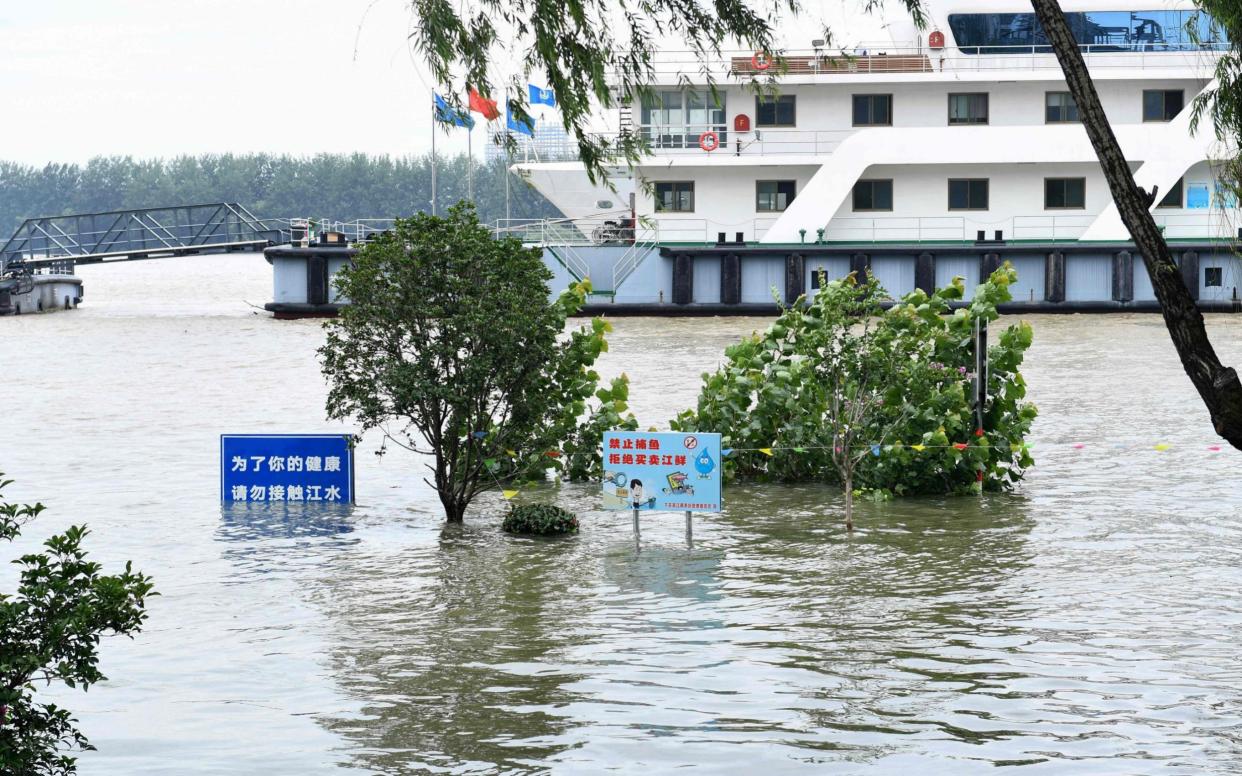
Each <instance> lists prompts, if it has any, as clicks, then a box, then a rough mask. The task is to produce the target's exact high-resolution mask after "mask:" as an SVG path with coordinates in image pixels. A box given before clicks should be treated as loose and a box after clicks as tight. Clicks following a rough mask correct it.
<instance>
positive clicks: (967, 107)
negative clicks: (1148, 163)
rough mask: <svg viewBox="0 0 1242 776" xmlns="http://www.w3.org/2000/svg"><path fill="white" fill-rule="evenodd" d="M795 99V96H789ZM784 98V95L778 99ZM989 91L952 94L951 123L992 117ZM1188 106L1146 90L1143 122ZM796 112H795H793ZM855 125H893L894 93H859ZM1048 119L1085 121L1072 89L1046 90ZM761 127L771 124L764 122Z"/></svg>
mask: <svg viewBox="0 0 1242 776" xmlns="http://www.w3.org/2000/svg"><path fill="white" fill-rule="evenodd" d="M785 96H787V97H788V98H789V99H791V100H792V99H793V96H792V95H785ZM778 99H781V98H778ZM988 103H989V99H988V94H987V92H973V93H967V94H950V95H949V124H950V125H954V124H987V123H988V120H989V105H988ZM1185 105H1186V94H1185V92H1183V91H1182V90H1180V89H1145V90H1144V91H1143V121H1172V120H1173V119H1174V118H1176V117H1177V114H1179V113H1181V112H1182V108H1184V107H1185ZM790 113H791V115H792V111H790ZM853 118H854V126H856V127H890V126H892V125H893V96H892V95H891V94H855V95H854V117H853ZM1044 120H1045V121H1046V122H1047V123H1049V124H1065V123H1075V122H1079V121H1081V120H1082V119H1081V117H1080V116H1079V115H1078V105H1077V104H1076V103H1075V102H1074V96H1073V95H1072V94H1070V93H1069V92H1045V93H1044ZM759 126H767V125H764V124H760V125H759Z"/></svg>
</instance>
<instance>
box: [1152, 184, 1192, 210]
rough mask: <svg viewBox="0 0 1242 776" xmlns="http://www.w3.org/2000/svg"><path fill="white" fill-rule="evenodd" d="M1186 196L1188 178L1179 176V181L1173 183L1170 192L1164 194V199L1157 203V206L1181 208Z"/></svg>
mask: <svg viewBox="0 0 1242 776" xmlns="http://www.w3.org/2000/svg"><path fill="white" fill-rule="evenodd" d="M1185 197H1186V179H1185V178H1179V179H1178V181H1177V183H1174V184H1173V188H1171V189H1169V193H1168V194H1165V195H1164V199H1162V200H1160V204H1159V205H1156V207H1163V208H1175V209H1178V210H1180V209H1181V208H1182V202H1183V201H1184V200H1185Z"/></svg>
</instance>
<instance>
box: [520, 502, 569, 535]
mask: <svg viewBox="0 0 1242 776" xmlns="http://www.w3.org/2000/svg"><path fill="white" fill-rule="evenodd" d="M501 528H502V529H503V530H504V531H506V532H508V533H512V534H530V535H533V536H561V535H564V534H575V533H578V517H577V515H575V514H574V513H573V512H570V511H568V510H565V509H561V508H560V507H558V506H555V505H553V504H519V505H517V506H515V507H513V509H511V510H509V514H507V515H505V520H504V522H503V523H502V524H501Z"/></svg>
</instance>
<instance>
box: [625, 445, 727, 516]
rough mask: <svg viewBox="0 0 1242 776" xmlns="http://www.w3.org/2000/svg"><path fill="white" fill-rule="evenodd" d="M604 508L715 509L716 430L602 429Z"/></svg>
mask: <svg viewBox="0 0 1242 776" xmlns="http://www.w3.org/2000/svg"><path fill="white" fill-rule="evenodd" d="M603 456H604V492H603V497H604V508H605V509H643V510H653V511H660V510H663V511H668V512H719V511H720V507H721V501H720V479H721V472H720V468H721V465H722V464H721V458H720V435H719V434H700V433H687V434H673V433H664V434H654V433H647V432H641V431H607V432H605V433H604V450H603Z"/></svg>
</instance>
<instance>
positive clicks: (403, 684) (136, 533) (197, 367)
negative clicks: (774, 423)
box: [0, 255, 1242, 774]
mask: <svg viewBox="0 0 1242 776" xmlns="http://www.w3.org/2000/svg"><path fill="white" fill-rule="evenodd" d="M82 275H83V277H84V278H85V281H86V293H87V300H86V302H85V303H84V304H83V306H82V307H81V308H80V309H79V310H77V311H76V312H72V313H57V314H53V315H46V316H23V317H20V318H12V319H4V320H0V332H2V336H0V357H2V358H0V360H2V362H3V364H4V385H3V389H2V393H3V396H4V404H5V412H4V418H5V433H4V434H2V435H0V471H4V472H6V473H7V474H8V475H9V476H10V477H12V478H14V479H16V480H17V482H16V484H15V485H13V486H11V487H10V489H9V491H8V493H7V495H8V496H10V497H16V498H21V499H27V500H34V499H38V500H41V501H43V502H44V503H45V504H47V505H48V507H49V511H48V512H47V513H45V515H44V516H43V517H41V518H40V519H39V520H38V521H36V522H35V523H34V524H33V525H32V526H31V527H30V528H29V529H28V530H27V535H26V537H24V538H23V540H22V541H21V542H19V543H18V544H17V545H16V546H14V547H5V548H3V550H2V551H3V554H4V555H5V557H3V558H0V560H7V559H8V558H9V557H12V556H13V555H14V554H15V553H17V552H21V551H24V550H25V549H27V548H30V547H32V546H34V545H35V544H36V543H37V542H38V541H40V540H41V538H43V537H46V536H47V535H48V534H49V533H51V532H52V531H54V530H57V529H60V528H63V527H64V526H65V525H68V524H69V523H70V522H83V521H84V522H86V523H88V524H89V526H90V528H91V529H92V531H93V533H92V535H91V536H90V537H89V539H88V545H89V548H90V549H91V551H92V554H93V556H94V557H95V558H96V559H98V560H101V561H103V562H105V563H106V564H107V565H108V566H109V567H111V568H115V567H117V566H118V564H121V563H123V562H124V561H125V560H127V559H133V560H134V561H135V564H136V566H137V567H139V568H141V569H142V570H144V571H146V572H147V573H150V574H152V575H153V576H154V577H155V580H156V585H157V588H158V590H159V591H160V593H161V596H160V597H159V598H156V599H154V600H153V603H152V606H151V619H150V623H149V627H148V628H147V629H146V630H145V631H144V632H143V633H142V634H140V635H139V636H138V637H137V638H136V639H135V640H133V641H116V640H113V641H111V642H108V643H107V644H106V646H105V648H104V652H103V666H104V669H105V673H107V674H108V675H109V677H110V681H108V682H106V683H104V684H103V685H100V686H98V687H96V688H94V689H92V690H91V691H90V693H88V694H82V693H80V692H76V691H69V690H61V691H57V692H55V693H54V697H55V698H57V699H58V700H63V701H64V702H65V703H67V704H68V705H69V706H70V708H72V709H74V710H76V711H77V712H78V717H79V719H80V720H81V724H82V727H83V728H84V730H85V732H86V733H87V734H88V735H89V736H90V737H91V739H92V741H93V743H94V744H95V745H97V746H98V747H99V751H97V752H91V753H87V754H86V755H84V756H83V758H82V760H81V772H82V773H83V774H145V773H152V774H154V773H159V774H165V773H178V774H234V773H239V774H241V773H264V774H311V773H341V772H359V773H392V774H399V773H469V774H474V773H540V772H549V771H550V772H555V773H564V774H583V773H599V772H616V773H639V772H644V773H668V772H673V771H683V770H686V769H697V770H699V771H700V772H705V773H712V774H754V773H764V774H783V773H815V774H825V773H862V772H866V773H900V774H933V773H934V774H938V773H945V774H975V773H995V772H996V768H997V766H1010V767H1015V768H1019V767H1020V770H1021V772H1023V773H1039V774H1044V773H1047V774H1078V773H1091V774H1099V773H1108V774H1113V773H1124V774H1204V773H1219V774H1229V773H1237V772H1239V771H1240V770H1242V660H1240V659H1239V655H1240V654H1242V600H1240V599H1239V597H1238V592H1237V590H1238V586H1239V584H1240V583H1242V489H1240V488H1239V483H1240V482H1242V469H1240V468H1239V461H1240V460H1242V459H1240V458H1239V456H1238V455H1237V454H1236V453H1233V452H1229V451H1228V449H1226V450H1225V451H1222V452H1212V451H1210V450H1208V447H1209V446H1210V445H1214V444H1218V441H1217V440H1216V439H1214V438H1213V436H1212V434H1211V433H1210V428H1209V426H1208V423H1207V417H1206V413H1205V411H1204V410H1203V409H1202V408H1201V406H1200V404H1199V402H1198V399H1197V397H1196V396H1195V395H1194V393H1193V390H1192V388H1191V386H1190V384H1189V382H1188V381H1187V380H1186V378H1185V377H1184V376H1183V375H1182V373H1181V370H1180V367H1179V365H1178V363H1177V360H1176V358H1175V356H1174V354H1173V352H1172V349H1171V347H1170V345H1169V343H1168V338H1167V335H1166V334H1165V331H1164V329H1163V326H1162V324H1161V321H1160V320H1159V318H1158V317H1155V316H1144V315H1136V316H1098V317H1089V316H1064V317H1054V316H1035V317H1034V318H1032V322H1033V323H1034V327H1035V335H1036V336H1035V344H1034V346H1033V347H1032V349H1031V351H1030V354H1029V358H1028V364H1027V367H1026V369H1025V374H1026V377H1027V380H1028V382H1029V384H1030V395H1031V398H1032V399H1033V400H1034V401H1035V402H1036V403H1037V404H1038V405H1039V408H1040V418H1039V421H1038V422H1037V424H1036V426H1035V432H1034V435H1033V441H1034V445H1035V447H1034V453H1035V457H1036V462H1037V466H1036V468H1035V469H1034V470H1033V471H1032V472H1031V474H1030V476H1029V477H1028V479H1027V481H1026V482H1025V483H1024V485H1023V486H1022V488H1021V490H1020V491H1019V492H1017V493H1015V494H1012V495H1004V496H989V497H986V498H983V499H979V498H957V499H924V500H915V501H900V502H896V503H890V504H881V505H874V504H866V503H864V504H862V505H861V506H860V514H859V517H858V518H857V519H858V521H859V525H860V530H858V531H857V532H856V533H855V535H854V536H852V537H849V536H846V535H845V533H844V532H843V531H842V530H841V520H840V508H841V499H840V495H839V494H838V493H837V492H835V491H834V490H832V489H829V488H822V487H812V486H806V487H774V486H765V487H750V488H747V487H734V488H730V489H728V490H727V492H726V496H725V500H726V505H727V508H726V511H725V512H724V513H723V514H721V515H718V516H704V517H700V518H698V519H697V520H696V524H695V534H694V544H693V547H692V548H690V547H687V546H686V543H685V539H684V536H683V528H682V526H683V524H682V518H681V516H680V515H667V516H663V517H661V516H659V515H652V516H649V517H647V518H645V523H644V528H643V545H642V550H641V552H635V547H634V542H633V537H632V534H631V531H630V525H629V520H630V517H629V515H628V514H610V513H606V512H602V511H598V510H597V509H596V506H597V504H598V500H597V499H596V497H595V495H594V491H593V489H592V488H589V487H581V488H580V487H564V488H561V489H559V490H556V489H553V488H551V487H549V493H548V496H549V497H551V498H554V499H555V500H556V501H558V502H559V503H561V504H562V505H564V506H567V507H569V508H572V509H575V510H577V511H578V512H579V513H580V515H581V517H582V522H583V530H582V533H581V535H580V536H579V537H577V538H571V539H568V540H561V541H534V540H528V539H518V538H513V537H510V536H507V535H505V534H503V533H501V532H500V530H499V526H498V523H499V520H498V517H497V515H498V514H499V512H500V509H501V506H500V503H501V500H500V498H499V496H497V495H491V494H489V495H488V496H487V497H486V498H484V499H483V500H482V501H481V503H480V504H479V507H478V509H477V510H476V511H475V512H474V513H473V514H472V515H471V517H470V519H469V520H468V521H467V523H466V524H465V526H464V527H461V528H446V527H445V526H444V524H443V519H442V516H441V515H440V514H439V513H438V505H437V502H436V500H435V498H434V496H433V495H432V493H431V491H430V490H429V489H428V488H427V486H425V485H423V484H422V482H421V472H420V470H419V469H418V467H417V462H416V461H414V460H412V459H411V458H410V457H405V456H399V455H389V456H386V457H384V458H383V459H378V458H376V457H374V456H372V455H370V454H369V452H368V451H372V450H374V448H375V442H376V440H368V441H367V443H366V445H365V446H364V450H363V452H362V454H361V455H360V457H359V467H358V491H359V494H360V495H359V503H358V505H357V507H356V508H354V509H353V510H351V511H344V512H340V513H335V514H325V513H323V512H316V513H313V514H311V513H305V512H302V511H300V510H296V509H292V508H291V509H283V508H260V507H250V508H244V507H243V508H234V509H222V508H221V506H220V505H219V503H218V485H217V483H218V457H217V456H218V444H219V443H218V437H219V434H220V433H222V432H233V433H237V432H264V431H269V432H317V431H332V430H340V429H342V428H343V427H342V426H339V425H336V424H332V423H328V422H325V421H324V419H323V399H324V393H325V389H324V384H323V382H322V379H321V378H320V375H319V372H318V367H317V365H316V362H315V359H314V351H315V349H316V347H318V345H319V344H320V342H321V339H322V332H321V329H320V324H319V323H317V322H311V321H300V322H285V321H275V320H273V319H271V318H270V317H269V316H268V315H267V314H266V313H263V312H261V311H256V310H255V309H254V308H253V307H251V306H250V305H251V304H253V305H260V306H261V305H262V303H263V302H265V301H266V300H267V299H268V298H269V297H270V277H271V276H270V269H269V267H268V265H267V264H266V263H265V262H263V260H262V259H261V258H260V257H257V256H249V255H247V256H228V257H199V258H187V259H179V260H169V261H160V262H148V263H144V264H134V265H130V266H114V267H106V268H85V269H83V270H82ZM762 325H764V321H762V320H761V319H703V320H656V319H622V320H618V321H617V322H616V326H617V331H616V333H615V335H614V337H613V340H612V349H611V351H610V352H609V353H608V354H606V358H605V360H604V362H603V364H602V367H603V371H604V372H605V373H606V374H608V375H612V374H616V373H619V372H621V371H624V372H626V373H628V374H629V375H630V377H631V378H632V385H633V391H632V392H633V397H632V398H633V401H632V405H633V408H634V410H635V411H636V412H637V414H638V415H639V417H640V420H641V421H642V423H643V424H644V425H648V424H652V425H663V424H664V423H665V422H666V421H667V419H668V418H669V417H671V416H672V415H674V414H675V413H676V412H678V411H679V410H681V409H683V408H685V407H687V406H690V405H691V404H692V403H693V401H694V397H695V395H696V393H697V388H698V380H699V374H700V372H702V371H703V370H705V369H709V368H712V367H714V366H715V365H716V363H717V361H718V359H719V358H720V355H721V351H722V349H723V347H724V346H725V345H726V344H728V343H729V342H731V341H733V340H734V339H736V338H737V337H738V336H739V335H741V334H744V333H747V332H749V331H750V330H752V329H754V328H756V327H760V326H762ZM1211 325H1212V331H1213V334H1214V336H1215V338H1216V340H1217V346H1218V350H1219V351H1220V353H1221V355H1222V358H1223V359H1224V360H1226V361H1227V362H1230V363H1234V364H1239V363H1242V317H1233V318H1229V317H1217V318H1213V319H1212V324H1211ZM515 357H520V355H519V354H515ZM1157 443H1166V444H1168V445H1170V446H1171V447H1170V449H1169V450H1167V451H1164V452H1161V451H1157V450H1155V449H1154V446H1155V445H1156V444H1157ZM1074 444H1082V445H1083V447H1082V448H1081V449H1076V448H1074V447H1073V445H1074ZM2 573H3V575H4V576H3V577H0V581H2V582H3V584H4V587H5V589H9V588H10V587H11V584H12V581H13V575H12V570H11V569H7V568H6V569H4V570H3V572H2Z"/></svg>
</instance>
